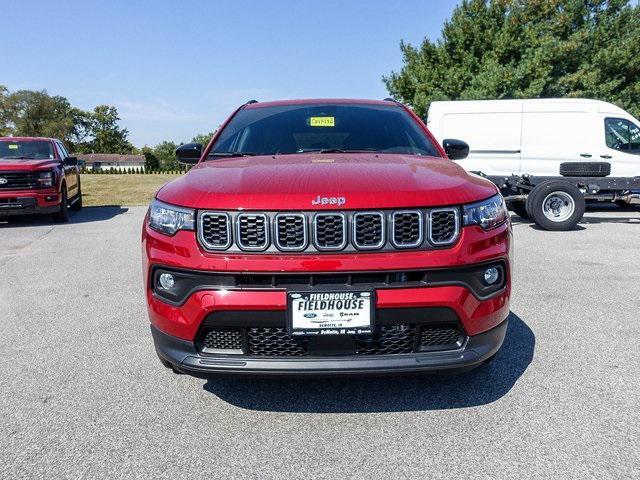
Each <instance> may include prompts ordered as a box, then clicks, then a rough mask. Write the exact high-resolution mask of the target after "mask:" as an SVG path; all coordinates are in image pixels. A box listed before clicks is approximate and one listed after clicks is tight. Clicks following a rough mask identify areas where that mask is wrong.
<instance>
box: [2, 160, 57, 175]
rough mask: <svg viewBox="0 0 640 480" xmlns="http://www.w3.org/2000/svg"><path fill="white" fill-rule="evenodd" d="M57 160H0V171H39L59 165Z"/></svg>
mask: <svg viewBox="0 0 640 480" xmlns="http://www.w3.org/2000/svg"><path fill="white" fill-rule="evenodd" d="M59 163H60V161H59V160H54V159H48V158H45V159H40V160H29V159H24V160H14V159H11V160H9V159H6V158H0V170H1V171H4V172H7V171H13V170H16V171H25V170H39V169H41V168H46V167H53V166H55V165H57V164H59Z"/></svg>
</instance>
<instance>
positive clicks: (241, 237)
mask: <svg viewBox="0 0 640 480" xmlns="http://www.w3.org/2000/svg"><path fill="white" fill-rule="evenodd" d="M236 225H237V227H238V239H237V242H238V246H239V247H240V248H241V249H242V250H264V249H266V248H267V247H268V246H269V228H268V225H269V222H268V220H267V216H266V215H265V214H264V213H257V214H256V213H241V214H240V215H238V217H237V218H236Z"/></svg>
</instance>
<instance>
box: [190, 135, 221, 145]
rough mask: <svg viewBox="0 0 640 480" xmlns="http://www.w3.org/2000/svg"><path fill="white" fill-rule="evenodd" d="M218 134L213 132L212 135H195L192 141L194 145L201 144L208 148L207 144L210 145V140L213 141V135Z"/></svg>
mask: <svg viewBox="0 0 640 480" xmlns="http://www.w3.org/2000/svg"><path fill="white" fill-rule="evenodd" d="M214 133H216V132H211V133H199V134H198V135H195V136H194V137H193V138H192V139H191V141H192V142H194V143H201V144H202V145H203V146H205V147H206V146H207V144H208V143H209V140H211V137H213V134H214Z"/></svg>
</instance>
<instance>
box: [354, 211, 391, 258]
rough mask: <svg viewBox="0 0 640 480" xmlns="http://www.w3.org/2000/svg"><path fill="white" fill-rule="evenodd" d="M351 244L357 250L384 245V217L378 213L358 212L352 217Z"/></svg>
mask: <svg viewBox="0 0 640 480" xmlns="http://www.w3.org/2000/svg"><path fill="white" fill-rule="evenodd" d="M353 244H354V245H355V246H356V248H359V249H362V250H364V249H376V248H380V247H382V245H384V216H383V215H382V213H379V212H358V213H356V214H355V215H354V216H353Z"/></svg>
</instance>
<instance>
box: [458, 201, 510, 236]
mask: <svg viewBox="0 0 640 480" xmlns="http://www.w3.org/2000/svg"><path fill="white" fill-rule="evenodd" d="M463 218H464V226H465V227H466V226H467V225H480V226H481V227H482V229H483V230H491V229H492V228H496V227H498V226H500V225H502V224H503V223H504V222H506V221H507V220H508V219H509V211H508V210H507V205H506V204H505V203H504V198H502V195H500V194H499V193H498V194H497V195H494V196H493V197H491V198H489V199H487V200H483V201H482V202H477V203H471V204H469V205H465V206H464V208H463Z"/></svg>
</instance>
